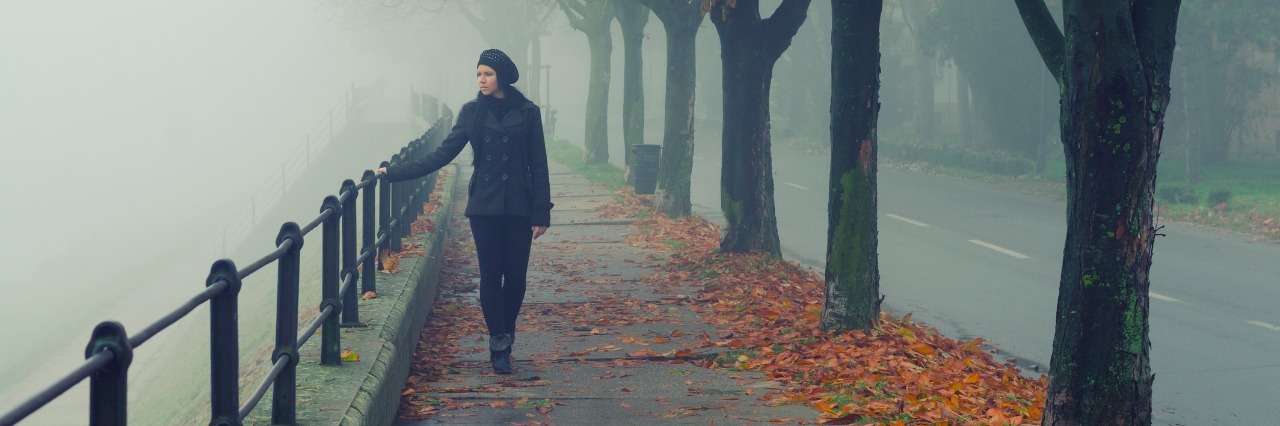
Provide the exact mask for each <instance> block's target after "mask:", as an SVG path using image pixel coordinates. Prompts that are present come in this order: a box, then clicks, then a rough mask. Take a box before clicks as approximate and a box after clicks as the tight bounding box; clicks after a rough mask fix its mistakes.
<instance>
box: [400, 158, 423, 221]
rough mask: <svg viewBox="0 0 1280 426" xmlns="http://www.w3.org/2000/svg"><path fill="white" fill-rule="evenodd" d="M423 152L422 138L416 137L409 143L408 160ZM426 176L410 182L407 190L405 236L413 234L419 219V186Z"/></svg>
mask: <svg viewBox="0 0 1280 426" xmlns="http://www.w3.org/2000/svg"><path fill="white" fill-rule="evenodd" d="M421 152H422V138H418V139H415V140H414V141H413V142H412V143H410V144H409V150H408V151H407V152H406V153H405V157H406V160H405V161H409V160H413V159H417V158H418V154H419V153H421ZM425 178H426V177H425V176H424V177H420V178H417V179H414V180H412V181H410V182H409V186H408V190H407V191H405V192H407V194H405V206H406V207H408V208H407V209H405V215H404V216H405V218H404V234H403V235H404V236H405V237H408V236H409V235H410V234H413V222H415V221H417V220H418V212H419V211H421V210H422V206H421V205H420V204H419V203H418V188H421V187H422V180H423V179H425Z"/></svg>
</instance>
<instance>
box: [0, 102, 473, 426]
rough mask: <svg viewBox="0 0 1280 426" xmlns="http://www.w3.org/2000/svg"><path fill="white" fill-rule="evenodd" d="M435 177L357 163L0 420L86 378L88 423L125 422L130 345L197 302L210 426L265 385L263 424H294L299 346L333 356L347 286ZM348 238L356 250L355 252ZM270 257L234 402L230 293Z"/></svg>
mask: <svg viewBox="0 0 1280 426" xmlns="http://www.w3.org/2000/svg"><path fill="white" fill-rule="evenodd" d="M452 122H453V113H452V112H450V111H449V110H448V109H447V108H446V109H445V110H444V112H443V114H442V115H441V116H440V118H439V119H437V120H436V121H435V123H434V125H433V126H431V128H430V129H429V130H427V132H426V133H425V134H423V135H422V136H421V137H419V138H418V139H415V140H413V141H412V142H410V143H409V144H408V146H405V147H404V148H401V149H400V153H399V154H395V155H393V156H392V157H391V161H389V162H387V161H384V162H382V164H381V165H380V166H382V167H385V166H387V165H389V164H396V163H398V162H400V161H407V160H409V159H416V158H421V157H422V156H425V155H426V154H428V153H430V152H431V151H432V150H434V149H435V147H436V146H439V144H440V141H441V140H442V139H443V138H444V136H446V135H447V133H448V131H449V129H450V127H451V125H452ZM435 178H436V175H435V174H434V173H432V174H431V175H428V176H425V177H423V178H420V179H416V180H412V181H405V182H398V183H386V182H383V181H384V180H385V179H384V178H381V177H375V176H374V173H373V171H372V170H365V172H364V175H363V176H362V177H361V179H360V181H359V182H356V181H354V180H351V179H347V180H346V181H344V182H342V186H341V188H340V190H339V193H338V195H330V196H328V197H325V198H324V201H323V202H322V203H321V204H320V213H319V215H318V216H316V217H315V218H314V219H312V220H311V221H310V222H309V223H307V224H306V225H301V226H300V225H298V224H297V223H295V222H288V223H285V224H284V225H282V226H281V227H280V232H279V234H278V235H277V237H276V248H275V250H274V251H272V252H271V253H268V254H267V255H265V256H263V257H262V258H260V259H258V260H256V261H254V262H253V263H251V264H249V265H248V266H245V267H243V268H237V266H236V264H235V262H233V261H231V260H230V259H221V260H218V261H216V262H214V263H213V268H212V270H211V271H210V272H209V276H208V278H207V279H206V280H205V288H204V291H201V292H200V293H198V294H196V295H195V297H192V298H191V299H190V300H188V301H187V302H186V303H184V304H182V305H181V306H179V307H177V308H176V309H174V310H173V311H172V312H171V313H169V314H168V315H165V316H164V317H162V318H160V319H159V320H157V321H156V322H154V323H152V324H151V325H148V326H147V327H145V328H143V329H142V330H141V331H139V332H137V333H135V334H133V335H129V334H128V333H126V332H125V329H124V326H122V325H121V324H120V323H118V322H115V321H104V322H102V323H99V324H98V325H97V326H96V327H94V329H93V334H92V336H91V337H90V340H89V344H88V346H87V347H86V348H85V362H84V364H82V365H81V366H80V367H78V368H76V369H75V370H73V371H71V372H70V373H69V374H67V375H66V376H64V377H62V378H61V379H58V380H57V381H56V382H55V383H53V384H52V385H50V386H49V387H47V388H45V389H43V390H41V391H39V392H38V393H36V394H35V395H32V396H31V397H30V398H28V399H27V400H26V401H25V402H23V403H22V404H20V405H18V406H17V407H16V408H14V409H13V410H12V411H10V412H8V413H4V414H3V415H2V416H0V425H2V426H7V425H12V424H15V423H17V422H19V421H21V420H22V419H24V418H26V417H27V416H29V415H31V414H32V413H34V412H35V411H36V410H39V409H40V408H41V407H44V406H45V405H46V404H48V403H49V402H50V401H53V400H54V399H55V398H57V397H58V396H60V395H62V394H63V393H65V392H66V391H67V390H69V389H71V387H73V386H75V385H76V384H79V383H80V382H82V381H84V380H85V379H89V423H90V424H92V425H124V424H126V423H127V419H128V417H127V413H128V409H127V408H128V407H127V401H126V398H127V395H128V392H127V390H128V371H129V367H130V363H131V361H132V359H133V351H134V350H136V349H137V348H139V347H141V346H142V345H143V344H144V343H146V342H147V341H148V340H150V339H151V338H152V337H154V336H155V335H156V334H158V333H160V332H161V331H164V330H165V329H166V328H168V327H169V326H171V325H173V324H174V323H176V322H177V321H178V320H180V319H182V318H183V317H185V316H187V314H189V313H191V311H193V310H195V308H197V307H199V306H200V305H202V304H204V303H206V302H208V303H209V313H210V321H209V325H210V326H209V328H210V330H209V341H210V354H209V357H210V372H209V373H210V380H209V385H210V401H209V404H210V413H211V418H210V421H209V424H211V425H239V424H241V422H242V420H243V419H244V418H245V417H246V416H248V415H249V412H250V411H253V409H254V407H256V406H257V405H258V402H259V401H261V400H262V398H263V397H264V396H265V395H266V392H267V389H268V388H270V389H271V390H272V395H271V422H272V424H294V423H296V419H297V396H296V391H297V387H296V380H297V366H298V359H299V358H298V348H300V347H302V346H303V345H305V344H306V343H307V341H308V340H310V339H311V336H312V335H314V334H315V332H316V331H317V330H319V331H320V336H321V337H320V354H321V355H320V364H321V365H329V366H331V365H340V364H341V363H342V357H341V354H340V351H341V348H342V344H341V340H340V339H341V333H339V327H340V326H341V325H342V324H358V323H359V322H360V319H359V311H358V309H357V308H358V303H359V302H358V296H359V295H358V294H357V292H356V284H357V283H359V284H360V287H359V290H360V292H361V293H363V292H368V291H376V286H377V277H376V275H375V268H380V265H378V264H377V262H378V254H379V251H380V250H387V251H390V252H399V251H400V250H401V247H402V246H401V241H402V239H403V238H405V236H407V235H408V234H409V232H410V229H411V228H410V226H411V224H412V223H413V222H414V221H415V220H417V218H418V215H419V214H421V213H422V204H423V203H425V202H427V200H428V199H429V197H430V195H431V190H432V188H434V187H435ZM375 191H377V194H376V198H377V201H376V202H375V200H374V198H375V193H374V192H375ZM358 201H363V203H362V205H361V207H360V208H357V207H356V203H357V202H358ZM357 213H358V214H357ZM357 216H359V217H360V218H362V219H363V221H362V227H363V229H362V230H361V234H362V241H361V242H360V243H359V244H357V242H356V220H357ZM375 217H376V218H377V227H376V229H375V224H374V218H375ZM316 228H320V229H321V244H322V245H323V247H322V250H321V257H322V258H321V267H320V268H321V271H320V272H321V280H320V281H321V282H320V292H321V302H320V306H319V312H320V313H319V315H318V316H317V317H315V319H314V320H312V321H311V323H309V324H308V325H307V327H306V328H305V329H304V330H303V331H302V332H301V333H299V332H298V318H299V317H298V293H299V287H300V283H299V281H300V280H299V276H300V268H301V257H302V256H301V254H302V252H301V250H302V244H303V242H304V241H305V238H306V236H307V234H309V233H311V231H313V230H315V229H316ZM375 236H376V238H375ZM357 245H359V247H360V248H359V254H358V255H357V248H356V247H357ZM272 262H279V264H278V265H277V270H278V277H277V281H276V282H277V287H276V292H277V296H276V337H275V349H274V351H273V352H272V355H271V366H272V368H271V370H270V373H268V374H267V376H266V377H265V378H264V379H263V380H262V382H261V384H259V385H258V386H257V388H256V389H255V390H254V391H253V393H252V394H251V396H250V397H249V398H248V400H247V401H244V402H243V403H241V401H240V394H239V391H238V385H237V383H238V382H239V380H240V371H239V368H240V346H239V345H240V339H239V324H238V323H237V317H238V308H237V296H238V295H239V293H240V287H241V282H242V280H243V279H244V278H246V277H248V276H249V275H251V274H253V273H254V272H257V271H258V270H259V269H261V268H262V267H264V266H266V265H269V264H271V263H272ZM357 265H359V266H357Z"/></svg>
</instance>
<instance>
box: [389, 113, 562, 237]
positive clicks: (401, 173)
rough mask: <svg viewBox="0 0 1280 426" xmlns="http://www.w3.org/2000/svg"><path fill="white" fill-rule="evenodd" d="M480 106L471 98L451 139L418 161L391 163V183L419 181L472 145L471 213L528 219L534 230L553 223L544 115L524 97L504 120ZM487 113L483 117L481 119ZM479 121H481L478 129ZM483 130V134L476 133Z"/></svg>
mask: <svg viewBox="0 0 1280 426" xmlns="http://www.w3.org/2000/svg"><path fill="white" fill-rule="evenodd" d="M478 111H482V109H481V108H479V107H478V105H477V101H475V100H472V101H470V102H467V103H466V104H465V105H463V106H462V109H461V110H460V111H458V120H457V121H455V122H454V125H453V129H452V130H450V132H449V136H446V137H445V138H444V141H443V142H441V143H440V147H439V148H437V149H436V150H435V151H434V152H432V153H431V154H428V155H427V156H426V157H423V158H422V159H421V160H418V161H409V162H404V163H403V164H392V165H390V166H388V167H387V179H389V180H390V181H392V182H399V181H403V180H409V179H415V178H419V177H422V176H426V175H428V174H430V173H431V172H434V171H436V170H439V169H440V168H441V167H444V166H445V165H446V164H449V162H451V161H453V159H454V158H455V157H457V156H458V153H460V152H462V148H463V147H464V146H466V144H467V142H468V141H469V142H471V149H472V151H473V154H474V155H475V160H474V162H473V163H472V164H473V165H474V166H475V170H474V172H473V173H472V174H471V182H470V183H469V184H468V186H467V193H468V194H469V196H470V198H469V200H468V201H467V209H466V213H465V214H466V215H467V216H468V217H471V216H503V215H507V216H526V217H528V218H529V223H530V224H531V225H533V226H550V225H551V208H552V207H554V204H552V203H551V184H550V181H549V179H548V177H547V146H546V141H545V140H544V137H543V132H542V112H541V110H540V109H539V108H538V106H537V105H534V104H533V102H530V101H529V100H527V99H525V100H523V101H522V102H521V104H520V105H519V106H516V107H515V108H514V109H512V110H511V111H509V112H507V114H506V115H505V116H504V117H502V120H501V121H499V120H498V118H497V117H495V116H494V115H493V113H492V112H489V111H488V110H487V109H483V112H484V113H483V114H479V113H478ZM481 115H483V116H481ZM476 120H480V122H479V123H478V124H480V125H479V126H476V125H475V124H477V123H476ZM477 129H478V130H477Z"/></svg>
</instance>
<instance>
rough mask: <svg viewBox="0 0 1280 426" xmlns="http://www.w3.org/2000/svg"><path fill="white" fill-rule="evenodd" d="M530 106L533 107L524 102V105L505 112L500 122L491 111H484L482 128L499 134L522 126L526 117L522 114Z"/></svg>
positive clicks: (529, 103)
mask: <svg viewBox="0 0 1280 426" xmlns="http://www.w3.org/2000/svg"><path fill="white" fill-rule="evenodd" d="M530 105H533V103H531V102H525V104H524V105H521V106H519V107H517V108H515V109H513V110H511V111H509V112H507V115H506V116H504V117H502V121H498V118H497V117H495V116H494V115H493V112H492V111H487V110H486V111H485V114H484V127H488V128H490V129H493V130H497V131H499V132H506V129H507V128H510V127H516V126H519V125H521V124H524V120H525V115H526V114H524V110H526V109H528V107H529V106H530Z"/></svg>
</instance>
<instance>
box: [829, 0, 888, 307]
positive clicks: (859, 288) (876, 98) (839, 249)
mask: <svg viewBox="0 0 1280 426" xmlns="http://www.w3.org/2000/svg"><path fill="white" fill-rule="evenodd" d="M882 9H883V1H882V0H843V1H833V2H831V16H832V17H833V19H832V23H831V75H832V80H831V183H830V188H831V190H830V191H829V199H828V203H827V266H826V297H825V298H824V299H823V305H822V321H821V325H822V328H823V329H824V330H851V329H862V330H871V328H872V327H874V326H875V325H876V323H877V322H878V320H879V318H880V300H881V298H880V267H879V261H878V259H879V257H878V255H877V244H878V238H877V233H878V228H877V224H876V152H877V147H876V145H877V138H876V123H877V119H878V118H879V115H880V114H879V112H880V12H881V10H882Z"/></svg>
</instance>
